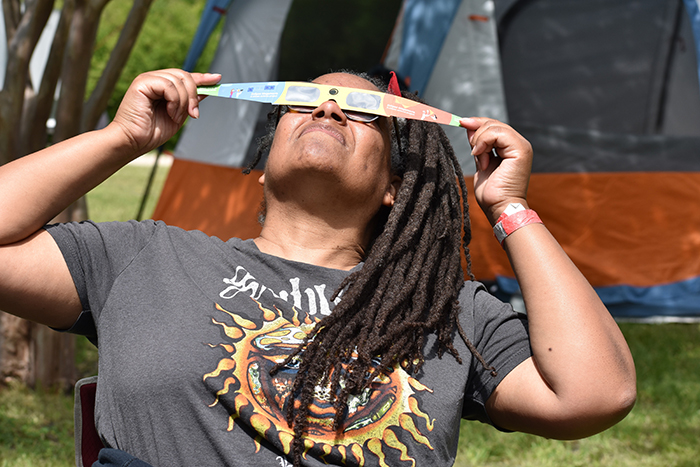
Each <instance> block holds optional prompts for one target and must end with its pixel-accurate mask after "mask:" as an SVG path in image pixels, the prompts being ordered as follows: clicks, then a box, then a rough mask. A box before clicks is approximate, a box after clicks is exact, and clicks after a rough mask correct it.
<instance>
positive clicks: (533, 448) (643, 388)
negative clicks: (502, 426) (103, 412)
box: [0, 166, 700, 467]
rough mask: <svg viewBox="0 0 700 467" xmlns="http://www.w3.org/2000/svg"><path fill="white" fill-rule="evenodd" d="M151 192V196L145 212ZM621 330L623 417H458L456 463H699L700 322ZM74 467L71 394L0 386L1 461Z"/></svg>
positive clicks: (131, 197)
mask: <svg viewBox="0 0 700 467" xmlns="http://www.w3.org/2000/svg"><path fill="white" fill-rule="evenodd" d="M149 170H150V169H149V168H147V167H138V166H127V167H125V168H124V169H122V170H121V171H120V172H118V173H117V174H116V175H115V176H113V177H112V178H111V179H110V180H108V181H107V182H105V183H104V184H102V185H101V186H99V187H98V188H96V189H95V190H93V191H92V192H91V193H90V194H89V195H88V206H89V210H90V217H91V218H93V219H94V220H97V221H104V220H128V219H132V218H134V217H135V216H136V212H137V210H138V207H139V203H140V199H141V196H142V194H143V189H144V186H145V183H146V180H147V178H148V174H149ZM166 172H167V170H166V169H165V168H163V167H161V168H159V170H158V173H157V177H156V182H155V185H154V189H153V193H154V194H157V193H159V192H160V187H161V186H162V184H163V181H164V179H165V175H166ZM156 198H157V196H156V195H152V199H150V200H149V204H148V205H147V206H148V207H147V209H146V213H145V217H148V216H150V214H151V213H152V210H153V206H155V202H156ZM116 200H119V201H118V202H116ZM621 328H622V331H623V333H624V334H625V337H626V338H627V341H628V343H629V345H630V348H631V349H632V354H633V355H634V358H635V364H636V367H637V376H638V399H637V405H636V406H635V408H634V409H633V410H632V412H631V413H630V414H629V415H628V416H627V418H625V419H624V420H623V421H622V422H621V423H619V424H618V425H616V426H614V427H613V428H611V429H609V430H607V431H605V432H603V433H601V434H598V435H596V436H592V437H590V438H587V439H583V440H580V441H568V442H562V441H553V440H547V439H543V438H539V437H536V436H531V435H525V434H522V433H500V432H498V431H496V430H495V429H493V428H491V427H489V426H486V425H483V424H481V423H478V422H463V424H462V433H461V436H460V447H459V453H458V456H457V462H456V465H457V466H458V467H467V466H480V467H482V466H487V467H495V466H499V467H500V466H524V467H528V466H531V467H548V466H551V467H560V466H566V467H569V466H586V467H589V466H592V467H596V466H606V467H607V466H614V467H647V466H648V467H651V466H654V467H655V466H675V467H690V466H700V442H699V441H698V440H700V371H699V370H700V325H698V324H663V325H646V324H630V323H625V324H622V325H621ZM591 351H595V349H591ZM77 365H78V370H79V373H80V374H82V375H89V374H94V372H95V370H96V353H95V350H94V348H92V347H91V345H90V344H89V343H87V342H86V341H85V340H84V339H82V338H80V340H79V341H78V352H77ZM72 465H74V452H73V399H72V395H71V394H63V393H56V392H51V391H42V390H37V391H32V390H29V389H27V388H25V387H23V386H21V385H16V384H15V385H10V386H8V387H4V388H0V467H5V466H8V467H9V466H20V467H25V466H26V467H29V466H61V467H68V466H72Z"/></svg>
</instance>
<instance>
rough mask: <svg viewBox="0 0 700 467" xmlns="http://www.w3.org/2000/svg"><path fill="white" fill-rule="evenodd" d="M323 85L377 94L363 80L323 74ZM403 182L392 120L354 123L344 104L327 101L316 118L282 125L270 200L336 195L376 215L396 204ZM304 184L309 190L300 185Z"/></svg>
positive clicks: (290, 119)
mask: <svg viewBox="0 0 700 467" xmlns="http://www.w3.org/2000/svg"><path fill="white" fill-rule="evenodd" d="M314 82H316V83H319V84H331V85H336V86H345V87H353V88H360V89H368V90H374V91H376V90H377V88H376V87H375V86H374V85H373V84H371V83H370V82H369V81H366V80H364V79H362V78H360V77H358V76H355V75H350V74H345V73H332V74H328V75H323V76H320V77H319V78H317V79H316V80H314ZM397 178H398V177H394V176H392V173H391V140H390V130H389V123H388V119H387V118H379V119H377V120H375V121H373V122H369V123H363V122H357V121H353V120H349V119H348V118H347V117H346V116H345V114H344V113H343V111H342V110H341V109H340V107H339V106H338V104H336V103H335V102H334V101H331V100H329V101H326V102H324V103H323V104H321V105H319V106H318V107H317V108H315V109H314V111H313V112H312V113H296V112H287V113H285V114H284V115H283V116H282V117H281V118H280V121H279V124H278V125H277V130H276V132H275V137H274V141H273V143H272V147H271V148H270V155H269V157H268V161H267V165H266V167H265V174H264V175H263V177H261V181H262V182H264V184H265V191H266V197H267V198H268V202H270V196H273V197H276V198H278V199H281V198H282V197H287V196H293V195H294V193H295V192H294V191H293V190H297V191H298V192H304V193H305V194H306V195H309V193H310V192H311V193H313V192H314V188H317V190H316V191H317V193H316V194H315V196H335V197H337V198H338V199H337V201H338V202H339V204H338V206H339V207H341V206H342V205H343V203H357V204H364V205H367V206H368V207H371V208H372V209H374V211H375V212H376V210H378V209H379V206H381V205H382V204H384V205H390V204H391V203H393V195H394V194H395V189H396V186H398V183H397ZM300 183H303V185H301V186H300V185H299V184H300Z"/></svg>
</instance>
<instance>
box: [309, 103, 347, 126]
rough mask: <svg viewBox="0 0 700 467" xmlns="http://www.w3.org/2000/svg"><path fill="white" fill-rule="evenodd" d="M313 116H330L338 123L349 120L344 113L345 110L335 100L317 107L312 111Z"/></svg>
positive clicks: (315, 117)
mask: <svg viewBox="0 0 700 467" xmlns="http://www.w3.org/2000/svg"><path fill="white" fill-rule="evenodd" d="M311 117H312V118H314V119H323V118H330V119H333V120H335V121H336V122H338V123H346V122H347V117H346V116H345V114H344V113H343V110H342V109H341V108H340V107H339V106H338V104H337V103H336V102H335V101H333V100H328V101H326V102H324V103H323V104H321V105H319V106H318V107H316V108H315V109H314V111H313V112H312V113H311Z"/></svg>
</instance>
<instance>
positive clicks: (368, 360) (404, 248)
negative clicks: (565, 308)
mask: <svg viewBox="0 0 700 467" xmlns="http://www.w3.org/2000/svg"><path fill="white" fill-rule="evenodd" d="M359 76H361V77H363V78H365V79H367V80H368V81H370V82H372V83H373V84H375V85H376V86H377V87H378V88H379V89H380V90H382V91H384V92H386V85H384V84H383V83H381V82H377V80H374V79H372V78H370V77H369V76H367V75H359ZM403 97H406V98H409V99H412V100H417V101H419V100H420V99H418V98H417V97H416V96H415V95H413V94H410V93H407V92H403ZM279 115H280V113H279V109H277V110H276V111H273V112H270V131H269V132H268V134H267V135H266V136H264V137H263V138H261V140H260V145H259V148H258V153H257V155H256V158H255V160H254V161H253V162H252V163H251V164H250V165H249V166H248V168H247V169H246V171H247V172H249V171H250V169H252V168H253V167H254V166H255V165H256V164H257V162H258V161H259V160H260V157H261V155H262V154H263V153H264V152H265V151H268V150H269V147H270V146H271V144H272V139H273V137H274V131H275V128H276V123H277V121H276V119H279ZM391 139H392V171H393V172H394V174H396V175H399V176H401V177H402V179H403V181H402V183H401V187H400V188H399V190H398V192H397V194H396V197H395V202H394V206H393V207H392V208H391V209H389V208H386V207H383V208H382V210H380V212H379V213H378V214H377V216H376V219H375V220H376V221H377V229H376V232H377V235H376V238H375V239H374V241H373V243H372V245H371V247H370V248H369V252H368V253H367V256H366V257H365V259H364V265H363V266H362V268H361V269H359V270H357V271H355V272H353V273H351V274H350V275H348V277H347V278H346V279H345V280H344V281H343V282H342V283H341V284H340V286H339V287H338V289H337V290H336V291H335V293H334V295H333V296H332V297H331V300H335V299H336V297H337V296H338V295H339V294H340V293H341V291H342V293H343V295H342V300H341V301H340V302H339V303H338V304H337V305H336V306H335V308H334V310H333V312H332V313H331V314H330V315H329V316H326V317H325V318H323V320H321V321H320V322H319V323H317V324H316V326H315V327H314V329H313V330H312V332H311V333H310V334H309V335H308V336H307V337H306V339H305V340H304V342H303V343H302V344H301V345H299V347H298V348H297V349H296V350H295V351H294V352H293V353H292V354H291V355H290V356H289V357H287V359H286V360H285V361H283V362H280V363H278V364H277V365H276V366H275V367H274V368H273V369H272V371H271V373H273V374H274V373H276V372H277V371H279V370H281V369H282V368H284V367H285V366H286V365H287V364H289V363H290V362H292V361H293V360H296V361H298V365H299V368H298V372H297V376H296V379H295V380H294V385H293V387H292V391H291V395H292V397H293V399H292V400H290V401H288V402H287V422H288V423H289V425H290V426H293V430H294V441H293V444H292V450H293V458H294V465H295V466H298V465H301V457H302V454H303V452H304V440H303V436H304V433H305V431H306V429H307V427H308V423H309V422H308V417H309V413H310V411H309V408H310V406H311V404H312V403H313V400H314V393H315V390H316V388H317V386H319V385H320V386H322V387H326V386H327V385H330V394H331V396H332V397H335V401H334V408H335V419H334V425H333V427H334V429H335V430H336V431H338V430H341V429H342V423H343V420H344V414H345V412H346V410H347V401H348V397H349V396H350V395H352V394H360V393H361V392H362V391H363V390H364V389H365V388H367V387H369V385H370V384H371V383H372V381H373V380H374V379H375V378H377V377H379V376H381V375H384V374H387V373H389V372H391V371H392V369H393V368H395V367H396V365H400V366H401V367H402V368H403V369H404V370H405V371H406V372H408V373H417V372H419V371H420V369H421V367H422V365H423V363H424V361H425V356H424V345H425V342H426V337H427V335H428V334H430V333H434V334H435V335H436V337H437V345H438V348H437V352H438V356H440V357H442V355H443V354H444V353H445V352H449V353H450V354H452V355H453V357H454V358H455V359H456V360H457V361H458V362H459V363H460V364H461V363H462V359H461V357H460V355H459V353H458V352H457V349H456V348H455V347H454V345H453V342H452V336H453V334H454V331H455V329H456V330H457V332H458V333H459V334H460V336H461V338H462V339H463V340H464V342H465V343H466V345H467V347H468V348H469V350H470V351H471V353H472V354H473V355H474V356H475V357H476V358H477V359H478V360H479V361H480V362H481V364H482V365H483V366H484V367H485V368H487V369H489V370H491V372H492V374H493V375H494V376H495V370H494V369H493V368H491V367H489V366H488V365H487V364H486V362H485V361H484V359H483V358H482V357H481V355H479V353H478V351H477V350H476V348H475V347H474V346H473V345H472V343H471V342H470V341H469V339H468V338H467V336H466V335H465V333H464V330H463V329H462V327H461V325H460V323H459V319H458V315H459V311H460V308H459V303H458V300H457V299H458V295H459V292H460V290H461V288H462V287H463V285H464V272H465V271H464V270H463V269H462V263H461V252H463V253H464V256H465V258H466V268H467V271H466V273H467V275H468V276H469V277H470V278H471V279H472V280H473V279H474V276H473V275H472V272H471V260H470V255H469V249H468V245H469V242H470V240H471V229H470V224H469V206H468V204H467V187H466V184H465V181H464V176H463V174H462V170H461V168H460V166H459V162H458V160H457V158H456V156H455V154H454V151H453V149H452V146H451V145H450V142H449V140H448V138H447V136H446V135H445V133H444V131H443V130H442V128H440V126H439V125H438V124H436V123H429V122H423V121H416V120H399V121H397V120H394V126H393V129H392V135H391ZM377 357H379V358H377Z"/></svg>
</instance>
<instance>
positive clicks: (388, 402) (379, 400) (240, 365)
mask: <svg viewBox="0 0 700 467" xmlns="http://www.w3.org/2000/svg"><path fill="white" fill-rule="evenodd" d="M251 300H253V301H254V302H255V303H256V304H257V307H258V308H259V309H260V311H261V316H262V321H261V322H260V323H256V322H253V321H251V320H249V319H246V318H243V317H241V316H240V315H237V314H236V313H233V312H231V311H228V310H225V309H224V308H222V307H221V306H220V305H218V304H216V310H217V312H218V314H217V317H220V318H219V319H217V318H212V323H213V324H214V325H216V326H219V327H220V328H221V330H222V331H223V334H224V335H225V336H226V337H227V338H228V339H229V341H228V342H223V343H211V344H207V345H208V346H209V347H211V348H212V349H220V351H221V352H222V355H223V357H222V358H221V359H220V360H219V361H218V365H217V367H216V369H215V370H213V371H211V372H210V373H207V374H205V375H204V377H203V379H204V382H205V383H207V384H208V385H210V387H212V388H213V392H215V393H216V398H215V400H214V401H213V402H212V403H211V404H210V407H215V406H217V405H219V404H222V405H226V407H227V410H228V412H229V414H230V415H229V420H228V426H227V430H228V431H232V430H234V428H235V427H236V425H237V424H243V425H244V426H246V427H250V428H252V429H253V430H255V441H254V444H255V445H254V446H251V448H252V449H255V452H259V451H260V448H261V445H262V444H263V443H265V442H269V443H271V444H272V445H273V446H275V447H276V449H280V450H282V451H283V452H284V453H286V454H289V452H290V450H291V444H292V440H293V438H294V434H293V431H292V428H290V427H289V426H288V424H287V421H286V407H287V404H288V403H291V400H292V397H291V388H292V384H293V382H294V378H295V376H296V373H297V369H298V360H296V361H292V362H291V363H289V364H288V365H287V366H285V367H284V368H282V369H281V370H279V371H278V372H277V373H275V374H274V375H270V370H271V369H272V367H273V366H275V365H276V364H277V363H278V362H282V361H284V360H285V358H286V357H287V356H288V355H289V354H290V353H291V352H292V351H293V350H294V349H296V348H297V346H298V345H299V344H301V343H302V342H303V340H304V338H305V337H306V334H307V333H308V332H310V331H311V330H312V329H313V327H314V325H315V324H316V323H317V322H318V321H319V320H317V319H314V320H312V319H310V318H309V317H308V316H306V317H305V318H304V319H303V320H302V319H300V317H299V313H298V311H297V309H296V308H294V307H293V308H292V317H291V319H287V318H285V317H284V316H283V314H282V312H281V311H280V310H279V309H278V308H276V307H275V308H274V310H272V309H268V308H265V307H264V306H263V305H262V304H261V303H260V302H258V301H257V300H255V299H251ZM329 384H330V383H329ZM419 392H429V393H432V390H430V389H429V388H428V387H426V386H424V385H423V384H421V383H420V382H418V381H417V380H416V379H414V378H412V377H411V376H410V375H408V373H406V372H405V371H404V370H403V369H401V368H400V367H397V368H395V369H394V371H392V372H391V373H390V374H388V375H383V376H380V377H377V378H375V380H374V381H373V382H372V384H371V385H370V387H368V388H367V389H365V391H363V392H362V393H361V394H359V395H353V396H350V398H349V399H348V408H347V411H346V414H345V418H344V422H343V425H342V428H341V430H340V431H335V430H334V429H333V417H334V415H335V409H334V407H333V398H332V397H331V394H330V388H329V387H328V386H324V387H322V386H318V387H317V388H316V393H315V396H314V402H313V404H312V406H311V410H310V416H309V427H308V433H307V435H306V438H305V440H304V442H305V452H304V457H305V458H306V457H307V456H309V455H313V456H315V457H317V458H318V459H319V460H321V462H327V463H337V464H342V465H360V466H364V465H366V464H367V465H375V464H378V465H381V466H387V463H386V461H387V456H388V455H389V453H390V452H392V451H393V453H392V454H391V455H392V456H394V455H397V456H398V458H399V459H401V460H402V461H405V462H408V464H406V465H413V466H415V464H416V462H415V459H413V458H412V457H410V456H409V453H408V447H407V446H406V443H405V442H404V441H402V440H401V439H400V436H397V433H399V434H402V433H408V434H409V435H410V437H409V436H403V438H404V439H408V440H409V441H410V442H411V443H418V444H421V445H424V446H426V447H427V448H428V449H430V450H432V449H433V448H432V446H431V444H430V441H429V440H428V438H426V436H425V435H424V433H425V431H426V430H427V431H428V432H429V431H432V430H433V426H434V423H435V420H434V419H431V418H430V417H429V416H428V414H426V413H424V412H423V411H422V410H421V409H420V407H419V400H418V399H417V398H416V396H417V395H418V393H419ZM416 421H418V424H419V425H420V428H419V427H418V426H416ZM250 428H244V429H250ZM251 443H252V442H251ZM371 458H373V460H371Z"/></svg>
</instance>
